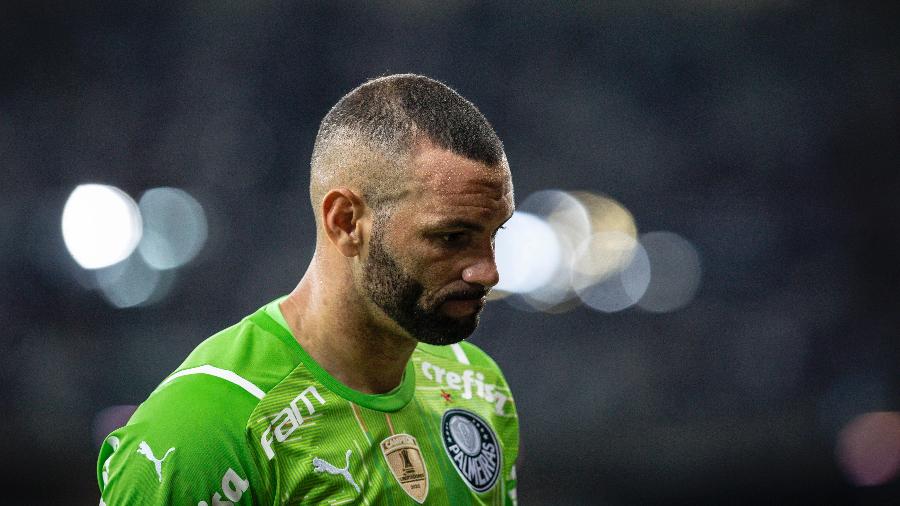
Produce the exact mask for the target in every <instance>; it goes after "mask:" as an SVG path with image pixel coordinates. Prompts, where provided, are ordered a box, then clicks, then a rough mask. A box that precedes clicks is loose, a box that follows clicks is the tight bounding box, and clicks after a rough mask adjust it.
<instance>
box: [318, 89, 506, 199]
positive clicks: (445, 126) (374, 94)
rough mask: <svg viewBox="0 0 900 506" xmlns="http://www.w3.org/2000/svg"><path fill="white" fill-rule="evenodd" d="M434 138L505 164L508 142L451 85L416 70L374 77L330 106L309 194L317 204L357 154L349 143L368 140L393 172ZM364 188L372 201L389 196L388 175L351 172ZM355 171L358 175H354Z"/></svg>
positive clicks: (467, 153) (467, 154) (457, 150)
mask: <svg viewBox="0 0 900 506" xmlns="http://www.w3.org/2000/svg"><path fill="white" fill-rule="evenodd" d="M426 139H427V140H429V141H431V142H432V143H434V144H435V145H436V146H439V147H441V148H443V149H446V150H449V151H452V152H454V153H456V154H458V155H460V156H464V157H466V158H469V159H472V160H476V161H479V162H481V163H483V164H485V165H487V166H490V167H494V166H499V165H501V164H505V163H506V159H505V154H504V151H503V143H502V142H501V141H500V138H499V137H498V136H497V133H496V132H495V131H494V128H493V127H492V126H491V124H490V123H489V122H488V120H487V119H486V118H485V117H484V115H482V114H481V111H479V110H478V108H477V107H475V106H474V105H473V104H472V103H471V102H469V101H468V100H466V99H465V98H463V97H462V96H460V95H459V94H458V93H457V92H455V91H454V90H452V89H451V88H450V87H449V86H447V85H446V84H444V83H442V82H440V81H437V80H434V79H431V78H429V77H425V76H421V75H416V74H397V75H390V76H385V77H379V78H376V79H372V80H370V81H368V82H366V83H364V84H362V85H361V86H359V87H357V88H356V89H354V90H353V91H351V92H350V93H348V94H346V95H344V97H343V98H341V99H340V100H339V101H338V103H337V104H335V106H334V107H332V108H331V110H330V111H328V114H326V115H325V118H324V119H322V123H321V125H320V126H319V132H318V134H317V135H316V143H315V146H314V148H313V154H312V162H311V175H310V194H311V197H312V200H313V206H314V207H315V206H316V205H317V200H319V199H320V198H321V197H323V196H324V192H325V191H327V190H328V188H327V186H330V184H333V183H335V182H336V181H329V180H328V179H329V178H331V177H333V176H334V175H335V173H336V172H339V171H340V168H337V167H331V166H328V165H333V164H335V158H334V157H335V154H337V160H339V163H340V164H344V163H349V162H346V159H347V158H348V157H352V156H353V153H352V152H341V153H334V151H335V150H341V149H343V150H346V149H347V147H348V145H360V144H361V145H364V146H365V147H367V148H368V149H370V150H372V151H374V152H376V153H377V154H379V155H380V157H382V158H383V159H385V160H386V161H388V162H389V163H390V164H392V165H393V168H394V169H395V170H391V171H390V173H391V174H386V176H388V177H387V179H391V178H390V175H392V174H397V175H399V173H400V172H402V170H403V168H404V167H403V162H404V161H405V158H406V157H407V156H408V155H409V154H410V152H411V150H412V149H413V148H414V147H415V146H416V144H417V143H419V142H421V141H423V140H426ZM345 176H346V177H348V178H350V180H355V181H357V182H358V184H360V185H361V186H365V187H364V188H360V190H362V191H363V193H364V195H365V196H366V198H367V199H369V200H370V201H371V202H370V203H371V204H378V203H380V202H382V201H383V200H390V199H389V198H388V197H387V194H388V192H386V191H382V190H388V188H387V186H386V185H385V184H384V181H383V180H384V179H385V177H383V176H385V175H379V174H372V176H374V177H373V178H372V179H375V180H374V181H371V182H370V183H363V182H362V181H365V179H366V178H365V177H364V176H365V175H364V174H346V175H345ZM354 176H355V177H354Z"/></svg>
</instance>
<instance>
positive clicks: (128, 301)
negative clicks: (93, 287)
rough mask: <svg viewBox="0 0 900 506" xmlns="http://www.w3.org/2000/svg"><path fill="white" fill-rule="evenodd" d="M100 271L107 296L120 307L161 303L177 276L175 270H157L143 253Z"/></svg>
mask: <svg viewBox="0 0 900 506" xmlns="http://www.w3.org/2000/svg"><path fill="white" fill-rule="evenodd" d="M96 274H97V284H98V286H99V288H100V291H101V292H102V293H103V296H104V298H106V300H107V302H109V303H110V304H112V305H113V306H115V307H117V308H120V309H121V308H129V307H136V306H142V305H149V304H151V303H153V302H157V301H158V300H160V299H161V298H162V297H163V296H165V295H166V294H167V293H168V292H169V290H170V289H171V285H172V278H174V272H172V271H159V270H158V269H154V268H152V267H150V266H149V265H147V264H146V263H145V262H144V260H143V258H142V257H141V256H140V255H132V256H130V257H128V259H126V260H125V261H124V262H120V263H118V264H116V265H113V266H111V267H107V268H105V269H102V270H99V271H97V273H96Z"/></svg>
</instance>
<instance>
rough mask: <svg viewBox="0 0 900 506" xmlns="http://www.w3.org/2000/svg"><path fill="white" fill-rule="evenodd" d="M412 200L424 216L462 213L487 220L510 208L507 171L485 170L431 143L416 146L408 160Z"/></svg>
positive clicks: (499, 168)
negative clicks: (416, 148)
mask: <svg viewBox="0 0 900 506" xmlns="http://www.w3.org/2000/svg"><path fill="white" fill-rule="evenodd" d="M410 176H411V182H412V185H411V186H412V189H413V199H412V200H413V201H414V202H415V203H416V205H417V206H420V207H419V208H418V211H419V212H420V213H422V214H425V215H431V214H446V213H448V212H452V213H460V214H465V215H467V216H470V217H482V218H485V219H490V218H492V217H494V215H495V214H502V215H503V216H502V217H503V219H505V218H506V217H507V215H508V214H510V213H511V212H512V209H513V185H512V177H511V175H510V172H509V168H508V167H507V166H506V165H505V164H504V165H503V166H502V167H489V166H487V165H485V164H483V163H481V162H478V161H476V160H471V159H469V158H466V157H464V156H460V155H457V154H456V153H453V152H451V151H448V150H446V149H442V148H439V147H436V146H433V145H431V144H427V145H425V146H422V147H420V148H419V149H418V150H416V151H415V152H414V153H413V156H412V158H411V160H410Z"/></svg>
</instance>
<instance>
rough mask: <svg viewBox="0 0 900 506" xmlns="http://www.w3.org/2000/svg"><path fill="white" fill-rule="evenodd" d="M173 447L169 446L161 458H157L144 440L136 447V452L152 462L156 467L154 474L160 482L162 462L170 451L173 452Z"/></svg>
mask: <svg viewBox="0 0 900 506" xmlns="http://www.w3.org/2000/svg"><path fill="white" fill-rule="evenodd" d="M174 451H175V448H169V449H168V450H167V451H166V454H165V455H163V456H162V458H161V459H157V458H156V457H155V456H154V455H153V450H151V449H150V445H148V444H147V442H146V441H141V444H140V447H138V451H137V452H138V453H140V454H141V455H143V456H145V457H147V460H149V461H150V462H153V466H154V467H156V476H158V477H159V482H160V483H162V463H163V461H164V460H166V457H168V456H169V454H170V453H172V452H174Z"/></svg>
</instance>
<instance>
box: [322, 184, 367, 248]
mask: <svg viewBox="0 0 900 506" xmlns="http://www.w3.org/2000/svg"><path fill="white" fill-rule="evenodd" d="M366 211H367V207H366V204H365V202H364V201H363V199H362V198H360V197H359V195H357V194H356V193H354V192H353V190H349V189H347V188H336V189H334V190H331V191H329V192H328V193H327V194H326V195H325V198H324V199H322V226H323V227H325V234H326V235H328V239H329V240H330V241H331V243H332V244H334V246H335V247H336V248H337V250H338V251H340V252H341V254H342V255H344V256H346V257H353V256H357V255H359V253H360V251H361V250H362V230H363V218H364V217H365V216H366Z"/></svg>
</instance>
